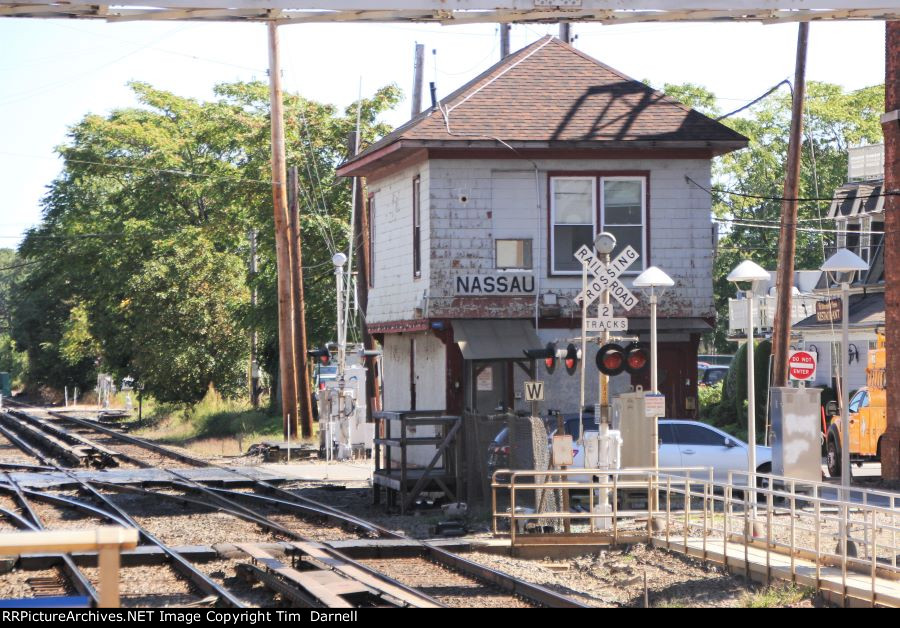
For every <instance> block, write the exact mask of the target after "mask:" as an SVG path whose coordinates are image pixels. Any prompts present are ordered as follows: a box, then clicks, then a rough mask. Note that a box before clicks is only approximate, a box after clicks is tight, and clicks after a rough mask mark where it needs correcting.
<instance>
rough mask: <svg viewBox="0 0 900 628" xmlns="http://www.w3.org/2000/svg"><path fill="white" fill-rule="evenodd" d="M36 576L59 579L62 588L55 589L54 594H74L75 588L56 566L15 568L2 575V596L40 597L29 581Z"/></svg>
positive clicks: (0, 590) (6, 597) (9, 597)
mask: <svg viewBox="0 0 900 628" xmlns="http://www.w3.org/2000/svg"><path fill="white" fill-rule="evenodd" d="M34 578H53V579H56V580H58V581H59V583H60V590H59V591H54V592H53V594H54V595H72V594H74V590H73V589H72V588H71V586H70V585H69V583H68V581H67V579H66V578H65V576H63V573H62V571H61V570H60V569H58V568H56V567H54V568H52V569H36V570H22V569H15V570H13V571H11V572H9V573H5V574H3V575H2V576H0V598H2V599H16V598H33V597H38V596H37V595H36V591H35V589H34V588H33V587H32V586H31V585H30V584H28V581H29V580H32V579H34Z"/></svg>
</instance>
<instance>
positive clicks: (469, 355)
mask: <svg viewBox="0 0 900 628" xmlns="http://www.w3.org/2000/svg"><path fill="white" fill-rule="evenodd" d="M453 337H454V339H455V340H456V343H457V344H458V345H459V350H460V351H462V355H463V358H464V359H466V360H510V359H513V360H515V359H518V360H524V359H525V354H524V350H525V349H540V348H541V347H542V346H543V345H542V344H541V340H540V338H538V336H537V334H536V333H535V331H534V327H532V326H531V321H527V320H524V319H515V320H454V321H453Z"/></svg>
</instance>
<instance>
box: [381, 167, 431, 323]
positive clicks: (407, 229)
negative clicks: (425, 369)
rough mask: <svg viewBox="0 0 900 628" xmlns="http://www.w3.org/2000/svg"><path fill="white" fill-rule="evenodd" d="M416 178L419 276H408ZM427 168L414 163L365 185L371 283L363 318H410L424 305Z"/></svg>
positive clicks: (427, 268)
mask: <svg viewBox="0 0 900 628" xmlns="http://www.w3.org/2000/svg"><path fill="white" fill-rule="evenodd" d="M417 175H418V176H419V177H420V193H421V196H422V201H421V202H422V208H421V219H422V224H421V238H422V277H421V278H419V279H416V278H414V277H413V219H412V208H413V179H414V178H415V177H416V176H417ZM428 179H429V177H428V167H427V163H423V164H417V165H416V166H413V167H410V168H406V169H405V170H402V171H400V172H398V173H395V174H392V175H390V176H388V177H385V178H384V179H379V180H377V181H375V182H373V183H372V184H371V185H370V186H369V194H370V195H371V196H372V197H373V198H374V205H375V213H374V218H373V220H374V223H375V241H374V242H373V243H372V246H373V247H374V251H375V255H374V257H375V265H374V271H373V277H374V285H373V286H372V287H371V288H370V289H369V304H368V311H367V312H366V318H367V320H368V321H369V322H372V323H377V322H384V321H397V320H410V319H412V318H416V312H415V310H416V308H417V307H422V306H423V305H424V304H425V301H424V299H423V295H424V294H425V291H426V290H427V288H428V276H429V272H430V268H431V259H430V256H429V254H428V250H429V247H430V246H431V237H430V233H431V227H430V224H431V220H430V212H429V209H428V205H429V202H428V196H429V192H428Z"/></svg>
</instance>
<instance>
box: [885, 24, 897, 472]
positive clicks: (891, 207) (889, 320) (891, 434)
mask: <svg viewBox="0 0 900 628" xmlns="http://www.w3.org/2000/svg"><path fill="white" fill-rule="evenodd" d="M885 48H886V50H885V72H884V110H885V112H886V113H885V114H884V115H883V116H882V117H881V128H882V129H883V130H884V187H883V188H882V189H883V190H884V192H885V193H887V194H888V195H887V196H886V197H885V199H884V256H885V263H884V277H885V282H884V314H885V330H884V332H885V344H886V349H885V360H886V365H885V366H886V372H887V373H889V376H888V377H887V429H886V430H885V432H884V436H882V442H881V477H882V479H884V480H885V481H887V482H891V483H893V484H895V485H900V377H897V373H900V371H898V369H900V196H896V194H897V192H898V191H900V22H896V21H895V22H887V23H886V25H885Z"/></svg>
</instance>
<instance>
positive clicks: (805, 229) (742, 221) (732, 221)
mask: <svg viewBox="0 0 900 628" xmlns="http://www.w3.org/2000/svg"><path fill="white" fill-rule="evenodd" d="M713 221H714V222H723V223H730V224H733V225H738V226H741V227H752V228H756V229H778V230H780V229H781V226H780V225H773V224H760V223H758V222H757V223H753V222H747V221H746V220H745V219H742V218H713ZM797 231H803V232H805V233H850V234H853V235H884V231H849V232H847V231H842V230H840V229H812V228H810V227H797Z"/></svg>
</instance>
